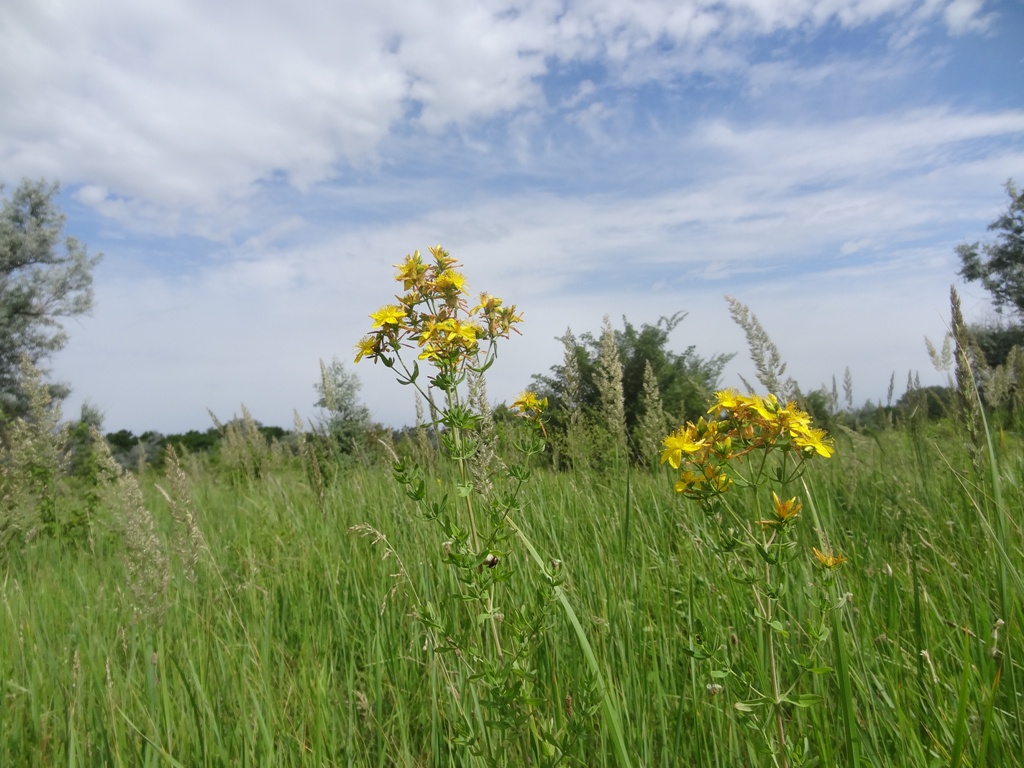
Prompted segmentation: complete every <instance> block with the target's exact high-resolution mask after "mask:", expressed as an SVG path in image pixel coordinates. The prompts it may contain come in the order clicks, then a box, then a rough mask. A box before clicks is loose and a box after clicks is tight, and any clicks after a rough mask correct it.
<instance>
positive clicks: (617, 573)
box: [0, 249, 1024, 766]
mask: <svg viewBox="0 0 1024 768" xmlns="http://www.w3.org/2000/svg"><path fill="white" fill-rule="evenodd" d="M433 255H434V257H435V262H434V263H433V264H431V263H430V262H427V261H421V262H418V263H413V264H411V265H410V263H409V262H408V261H407V262H406V264H405V265H404V266H403V268H402V270H404V278H405V279H406V280H411V281H412V282H411V283H409V284H408V285H406V286H405V287H406V288H407V289H411V290H413V292H414V293H415V291H419V293H418V294H416V297H414V298H410V299H409V300H408V301H407V302H404V303H401V304H400V305H395V306H392V307H391V308H388V307H385V308H384V309H383V310H381V311H380V312H378V313H375V314H374V320H375V323H374V325H375V328H374V330H373V331H372V332H371V334H370V335H369V336H368V337H367V338H365V339H364V340H363V341H362V342H360V347H359V350H360V355H361V356H369V357H376V358H378V359H381V360H382V361H383V362H385V363H386V364H390V365H391V366H393V367H394V368H395V369H396V371H397V372H398V373H397V376H398V377H399V379H400V380H403V379H404V380H405V381H407V382H409V383H411V384H412V385H413V388H419V389H420V392H421V397H422V402H423V404H424V405H423V411H424V413H425V416H424V419H423V421H422V423H420V424H419V425H417V426H416V427H415V428H412V429H408V430H404V431H402V432H394V431H391V430H384V429H381V428H375V427H372V426H370V425H368V424H366V423H364V422H365V418H366V414H365V413H363V412H362V411H360V410H359V409H358V408H357V409H355V410H354V411H353V410H352V409H350V408H348V406H347V405H345V404H341V405H338V404H335V407H334V408H333V409H332V412H334V413H345V412H351V413H355V414H356V415H357V416H358V418H359V419H360V420H361V421H360V423H361V424H362V429H361V430H360V431H359V433H358V434H355V435H352V434H349V433H348V432H346V431H345V430H344V429H342V428H340V427H341V426H343V425H340V426H339V424H338V423H336V422H333V423H332V422H331V421H330V420H328V421H326V422H325V423H324V424H320V425H315V426H311V425H304V424H302V423H301V422H297V423H296V425H294V428H293V429H292V430H291V431H288V432H285V431H284V430H266V429H261V428H260V427H259V425H258V424H257V423H256V422H255V421H254V420H253V419H252V417H251V415H249V414H248V412H247V411H245V410H244V409H243V415H242V417H241V418H237V419H233V420H230V421H228V422H225V423H221V422H220V421H216V420H215V424H214V427H213V429H212V430H211V431H210V432H209V433H207V434H205V436H204V435H202V434H201V433H195V435H194V436H193V438H192V439H193V442H192V444H191V448H190V447H189V445H188V441H187V440H179V441H175V440H169V441H168V440H157V439H151V440H150V443H151V444H150V445H149V446H148V447H146V446H143V448H142V449H139V450H134V451H131V450H129V449H128V447H127V445H126V444H125V440H124V437H125V436H124V435H120V436H117V435H114V436H111V438H112V439H110V440H107V439H103V438H102V437H100V435H99V432H98V430H96V429H95V426H96V425H95V423H93V424H91V425H90V424H89V423H88V422H89V421H90V419H88V418H84V417H83V419H82V420H80V421H79V422H78V423H77V424H73V425H67V424H65V423H64V422H63V420H62V417H61V415H60V413H59V401H56V400H54V399H52V398H51V397H49V396H48V393H47V388H46V386H45V384H43V383H42V381H41V380H40V379H39V376H38V373H37V372H35V371H34V369H33V368H32V366H31V365H30V364H29V363H28V362H25V363H24V364H23V369H22V373H21V379H22V380H23V381H25V382H26V384H25V391H26V393H27V396H26V403H27V405H26V406H25V408H26V410H25V413H24V415H22V416H20V417H19V418H17V419H15V420H14V421H13V422H12V423H11V425H9V427H8V429H7V430H6V438H5V444H4V460H3V463H2V465H0V497H2V499H3V504H4V506H3V508H2V509H3V511H2V517H0V546H2V548H0V558H2V560H0V689H2V695H3V702H2V706H0V765H69V766H78V765H114V766H157V765H159V766H163V765H169V766H222V765H254V766H267V765H275V766H278V765H280V766H298V765H318V766H320V765H324V766H326V765H368V766H369V765H376V766H391V765H404V766H421V765H526V764H531V765H580V766H600V765H638V766H639V765H643V766H678V765H701V766H744V765H745V766H762V765H785V766H797V765H804V766H814V765H822V766H833V765H891V766H933V765H943V766H981V765H993V766H1002V765H1011V764H1014V763H1015V762H1016V761H1017V760H1018V759H1019V757H1020V755H1021V754H1024V698H1022V697H1024V674H1022V667H1021V663H1022V659H1024V644H1022V641H1021V632H1020V629H1021V626H1022V621H1024V611H1022V602H1021V595H1022V594H1024V583H1022V577H1024V557H1022V553H1024V530H1022V522H1024V521H1022V515H1021V510H1022V509H1024V496H1022V491H1021V482H1020V478H1021V477H1022V470H1024V466H1022V465H1024V450H1022V445H1021V439H1020V429H1019V427H1020V423H1021V414H1022V409H1021V406H1020V389H1019V386H1018V384H1017V382H1019V381H1020V378H1019V376H1020V373H1021V372H1020V371H1019V370H1017V369H1014V368H1013V366H1014V365H1015V364H1016V363H1015V362H1014V361H1015V360H1017V359H1018V358H1014V357H1012V356H1011V359H1010V361H1009V362H1008V363H1007V364H1006V366H1003V367H996V368H989V367H988V366H987V364H986V362H985V356H984V354H982V352H981V351H980V350H979V348H978V347H977V346H976V345H974V346H972V341H971V337H970V334H969V333H968V331H967V329H966V327H965V325H964V323H963V319H962V317H960V316H959V307H958V304H957V302H956V299H955V295H954V302H953V320H952V328H953V333H952V334H951V337H950V339H949V340H948V343H947V345H946V346H945V348H944V349H943V348H936V349H933V351H934V356H935V359H936V362H937V364H939V365H947V366H948V368H949V371H950V386H949V387H948V388H941V389H939V390H929V389H921V388H920V387H917V386H915V384H914V381H913V379H912V378H911V379H910V380H909V381H908V387H907V390H906V392H905V393H904V394H903V395H902V396H901V397H900V398H894V393H893V392H891V391H890V396H889V402H888V403H887V404H886V405H884V406H883V405H881V404H878V405H869V406H866V407H865V408H862V409H859V410H854V409H852V408H849V407H846V408H844V407H842V406H841V403H840V398H839V396H838V393H837V392H836V387H835V384H833V387H832V390H831V391H829V390H828V389H823V390H821V391H818V392H811V393H808V394H805V393H802V392H801V391H800V388H799V387H798V386H797V385H796V383H795V382H793V381H791V380H788V379H785V378H784V376H783V372H784V367H783V366H782V363H781V361H780V360H779V359H778V356H777V351H775V350H774V346H773V345H772V344H771V340H770V338H769V337H768V336H767V334H766V332H765V331H764V329H763V328H761V327H760V325H759V324H758V322H757V318H756V317H754V316H753V315H751V314H750V313H749V312H748V311H747V310H746V308H745V307H743V306H742V305H740V304H738V302H737V303H733V310H734V317H736V319H737V321H738V322H740V323H741V324H743V325H744V328H745V330H746V331H747V334H748V339H749V340H750V344H751V354H752V356H753V358H754V360H755V363H756V367H757V370H758V379H759V384H760V385H761V387H762V391H764V392H772V393H777V394H778V395H779V399H778V400H773V399H772V398H768V397H757V396H749V397H748V396H747V395H741V394H739V393H729V392H721V391H720V392H719V393H718V394H717V395H716V394H715V393H714V389H715V385H716V384H717V381H716V380H717V377H718V374H719V372H720V364H721V359H720V358H716V359H714V360H711V361H701V360H700V359H699V358H696V357H694V356H693V355H692V351H691V352H688V353H687V354H685V355H671V354H665V343H666V341H667V334H665V335H661V336H659V335H658V334H659V333H661V332H663V331H665V328H666V327H667V325H668V324H670V323H672V322H678V318H676V319H675V320H668V321H666V323H665V324H664V325H663V324H659V325H658V326H644V327H643V328H641V329H640V330H639V331H637V330H636V329H635V328H633V327H632V326H629V325H628V323H627V324H626V327H625V329H624V330H623V331H620V332H617V333H616V332H614V331H613V330H612V328H611V326H610V324H606V327H605V329H604V330H603V332H602V334H601V336H600V338H593V337H585V338H583V339H582V341H581V342H578V341H577V340H576V338H575V337H574V336H573V335H572V333H571V332H569V331H567V332H566V334H565V337H564V341H565V343H566V361H565V365H564V366H560V367H559V368H557V369H556V370H555V371H553V372H552V374H551V375H550V376H543V377H538V379H537V384H538V388H537V389H536V390H535V391H532V392H526V393H524V394H523V396H521V397H520V398H519V399H518V400H517V401H516V402H515V403H512V404H510V405H509V406H501V407H499V408H497V409H496V410H495V411H493V412H492V411H491V409H490V407H489V406H488V405H487V398H486V392H485V391H483V389H482V387H483V384H482V381H483V377H482V376H481V375H480V373H481V371H483V370H486V367H487V364H488V360H489V359H491V358H490V357H489V355H490V351H489V347H488V346H487V345H489V344H492V343H494V344H496V343H499V342H500V343H504V342H505V340H506V338H507V336H508V335H509V333H508V331H509V330H512V329H513V326H514V325H515V323H516V322H518V317H517V315H516V314H515V308H514V307H512V308H508V307H504V306H503V305H502V304H501V302H500V300H495V299H494V298H493V297H490V299H492V301H491V303H490V304H488V301H487V297H485V298H484V299H482V300H481V303H480V304H479V305H478V306H477V307H474V308H473V309H469V307H468V304H463V303H461V302H462V298H461V293H460V292H461V285H458V281H457V280H456V279H454V278H453V277H452V276H451V275H450V274H449V272H451V271H453V270H454V268H455V266H457V265H455V264H454V262H453V261H452V262H450V263H449V262H447V261H445V259H448V257H447V254H445V253H444V252H443V251H440V249H438V251H437V252H436V253H433ZM410 259H412V257H410ZM417 264H418V265H417ZM420 267H422V270H421V271H417V270H420ZM402 270H400V274H399V279H400V280H402V279H403V271H402ZM431 270H432V271H431ZM416 275H418V277H417V276H416ZM446 276H447V281H446V280H444V279H442V278H445V277H446ZM417 280H418V281H419V282H418V283H417V282H416V281H417ZM417 286H418V287H417ZM444 291H454V293H450V294H447V295H448V296H449V297H452V296H454V297H456V298H455V299H452V300H449V299H446V298H445V296H446V294H445V293H444ZM396 307H397V308H396ZM403 308H404V309H403ZM403 312H404V314H403ZM460 313H462V314H460ZM467 318H476V320H475V321H473V320H470V319H467ZM471 322H477V323H479V324H480V326H481V327H484V328H487V329H489V330H488V333H487V334H478V335H476V336H475V337H473V338H472V339H471V338H470V337H469V335H467V333H466V332H465V330H464V329H465V327H467V326H468V324H469V323H471ZM442 323H447V325H444V326H442V327H443V329H444V333H437V332H436V327H437V326H439V325H441V324H442ZM431 324H433V325H431ZM439 339H440V340H441V341H438V340H439ZM512 343H514V342H512ZM431 344H432V345H433V346H430V345H431ZM403 345H404V346H403ZM644 345H646V347H647V349H648V350H649V351H650V356H649V357H648V358H647V360H646V361H645V360H644V359H643V358H642V357H641V356H640V355H639V353H637V350H638V349H643V348H644ZM416 346H418V347H419V349H421V350H427V352H430V354H426V353H424V352H421V355H420V356H419V357H418V358H416V357H414V358H413V360H415V362H413V363H411V364H410V366H409V367H408V368H403V367H402V366H401V365H400V359H401V354H402V353H403V351H404V352H406V353H408V348H409V347H414V348H415V347H416ZM940 346H941V345H940ZM659 351H660V356H659V354H658V353H659ZM385 358H386V359H385ZM421 362H422V364H423V366H424V368H426V367H427V366H432V368H431V369H430V370H431V373H429V374H428V373H427V372H426V370H424V371H422V372H421V369H420V364H421ZM645 362H646V363H647V364H645ZM1007 366H1009V367H1008V368H1007ZM659 370H660V372H661V373H662V374H663V378H662V379H661V381H662V382H665V381H670V382H671V381H675V379H673V378H672V376H673V375H675V374H678V375H679V376H686V377H688V378H687V379H686V381H688V382H689V384H690V386H689V387H688V388H687V387H681V386H680V387H676V388H675V389H671V387H669V389H670V390H671V392H672V394H670V395H668V397H666V398H663V397H662V394H661V387H660V386H659V376H658V372H659ZM623 371H626V372H627V374H628V375H624V374H623ZM324 372H325V379H324V382H323V383H322V384H321V386H320V388H319V389H318V391H319V393H320V394H321V395H322V396H323V397H324V402H325V405H327V406H330V405H331V402H330V398H331V396H332V395H331V393H332V392H338V391H341V392H343V393H347V394H344V399H345V400H346V402H348V404H349V405H350V404H351V402H350V401H351V398H352V397H353V396H354V391H355V390H354V389H353V388H351V387H349V388H348V389H346V388H345V387H340V388H339V387H332V385H331V381H332V380H333V381H335V382H337V380H338V379H339V378H340V379H342V380H343V381H345V380H346V379H345V376H344V374H343V372H340V371H339V367H338V366H337V365H334V364H332V365H331V366H325V367H324ZM673 372H675V374H673ZM328 374H330V375H331V376H332V377H333V379H332V378H330V377H329V376H328ZM665 377H668V378H665ZM624 380H627V381H629V382H630V384H629V387H630V388H631V389H630V391H631V392H632V394H630V395H629V396H628V397H627V396H626V394H625V390H624V388H623V383H622V382H623V381H624ZM349 383H351V382H350V381H349ZM754 387H757V385H754ZM754 387H752V389H753V388H754ZM850 387H852V382H851V380H850V378H849V376H847V380H846V381H845V382H844V389H845V390H846V392H847V400H849V401H850V403H851V404H852V397H851V396H850V395H849V394H848V393H849V388H850ZM789 398H792V400H793V405H792V406H788V405H786V401H787V399H789ZM666 402H669V403H670V406H669V407H666V405H665V403H666ZM737 403H738V405H737ZM751 404H753V405H751ZM748 405H749V406H750V407H747V406H748ZM709 406H710V407H711V413H710V414H707V413H704V417H705V420H704V421H700V417H701V415H702V412H704V411H707V409H708V407H709ZM755 406H756V407H755ZM758 408H760V411H758V410H757V409H758ZM730 409H733V410H730ZM736 409H739V410H736ZM744 409H745V410H744ZM783 411H784V412H785V413H787V414H789V416H787V418H790V417H791V418H792V419H794V420H795V421H793V422H791V424H798V425H803V426H799V427H792V426H790V427H786V429H784V430H783V431H782V432H779V433H778V434H775V433H773V436H770V437H764V435H765V434H767V433H766V432H764V430H765V429H767V427H766V425H770V423H772V421H773V420H775V421H778V420H779V419H781V418H782V417H781V416H779V414H780V413H781V412H783ZM758 412H760V413H761V416H757V415H756V414H757V413H758ZM723 413H724V415H723ZM719 416H720V417H721V421H716V417H719ZM730 419H731V421H730ZM745 419H746V421H744V420H745ZM804 419H806V420H807V421H806V422H805V421H804ZM91 420H92V422H95V421H96V418H95V415H94V416H93V417H91ZM811 420H813V424H814V428H813V429H816V428H817V427H825V428H827V429H828V431H829V435H828V436H824V435H822V434H821V433H818V432H812V431H811V430H812V427H811V426H810V424H811ZM684 422H689V424H690V426H689V427H685V426H682V425H683V424H684ZM713 422H714V423H715V424H717V425H718V426H713V427H709V426H708V425H709V424H712V423H713ZM709 429H711V432H708V430H709ZM730 429H734V432H731V433H729V435H731V436H730V437H729V440H730V442H729V443H728V445H726V444H725V443H724V437H722V439H719V437H715V430H718V433H719V436H720V437H721V436H725V435H726V433H727V431H728V430H730ZM674 430H677V431H674ZM670 434H671V435H674V436H675V437H674V438H671V437H670V438H669V440H664V438H666V437H667V436H669V435H670ZM340 435H344V437H340ZM709 435H710V437H709ZM673 439H674V440H675V442H673ZM701 439H704V440H705V442H704V443H700V440H701ZM716 440H718V442H715V441H716ZM758 440H760V441H761V442H760V443H758ZM698 443H700V444H701V445H703V446H705V447H706V446H708V445H711V444H712V443H713V444H714V445H715V446H716V447H715V449H714V451H710V452H705V453H703V454H702V453H700V452H699V451H698V449H697V448H693V449H692V450H691V448H690V447H687V446H691V445H697V444H698ZM674 451H675V453H673V452H674ZM687 457H689V458H687ZM758 457H760V458H758ZM663 458H664V459H666V461H664V462H663V461H661V459H663ZM698 459H699V460H698ZM805 460H806V465H805ZM688 461H689V462H690V463H689V464H688V463H687V462H688ZM701 462H704V463H701ZM711 464H714V467H715V468H714V471H711V470H708V471H707V472H706V473H705V472H704V470H703V469H702V468H703V467H705V466H710V465H711ZM688 468H689V469H688ZM689 470H696V472H690V474H689V475H687V474H686V472H687V471H689ZM681 473H682V474H681ZM702 473H703V474H702ZM730 473H731V474H730ZM721 478H726V479H721ZM769 491H771V492H773V493H775V495H774V496H772V495H771V494H770V493H769Z"/></svg>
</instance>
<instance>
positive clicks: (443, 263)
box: [430, 245, 459, 274]
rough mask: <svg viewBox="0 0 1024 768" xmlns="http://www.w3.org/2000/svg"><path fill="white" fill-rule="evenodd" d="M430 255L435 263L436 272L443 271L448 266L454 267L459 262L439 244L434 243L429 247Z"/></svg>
mask: <svg viewBox="0 0 1024 768" xmlns="http://www.w3.org/2000/svg"><path fill="white" fill-rule="evenodd" d="M430 255H431V256H433V257H434V262H435V263H436V264H437V267H436V269H437V272H438V274H440V273H442V272H444V271H445V270H446V269H449V268H450V267H454V266H455V265H456V264H458V263H459V262H458V261H456V260H455V259H453V258H452V257H451V256H450V255H449V253H448V251H446V250H445V249H444V248H442V247H441V246H440V245H435V246H432V247H431V248H430Z"/></svg>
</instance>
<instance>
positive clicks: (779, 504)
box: [772, 491, 804, 523]
mask: <svg viewBox="0 0 1024 768" xmlns="http://www.w3.org/2000/svg"><path fill="white" fill-rule="evenodd" d="M772 504H774V506H775V516H776V517H777V518H779V520H780V521H781V522H783V523H784V522H786V521H787V520H792V519H793V518H794V517H796V516H797V515H798V514H800V510H801V509H803V506H804V505H803V504H802V503H800V502H799V501H797V498H796V496H794V497H793V498H792V499H789V500H788V501H783V500H782V499H780V498H779V497H778V495H777V494H776V493H775V491H772Z"/></svg>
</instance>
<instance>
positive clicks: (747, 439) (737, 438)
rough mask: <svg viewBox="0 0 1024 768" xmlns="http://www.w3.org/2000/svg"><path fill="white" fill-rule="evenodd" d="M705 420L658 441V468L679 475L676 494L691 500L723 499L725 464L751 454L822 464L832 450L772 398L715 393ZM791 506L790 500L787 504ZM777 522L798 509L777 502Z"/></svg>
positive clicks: (788, 406) (802, 417)
mask: <svg viewBox="0 0 1024 768" xmlns="http://www.w3.org/2000/svg"><path fill="white" fill-rule="evenodd" d="M708 414H709V415H710V418H707V419H705V418H701V419H699V420H698V421H697V423H693V422H687V423H686V424H685V425H683V426H682V427H680V428H679V429H678V430H676V431H675V432H673V433H672V434H671V435H669V436H668V437H666V438H665V439H664V441H663V443H662V444H663V445H664V450H663V451H662V454H661V461H662V463H668V464H669V465H670V466H671V467H672V468H673V469H678V470H680V477H679V479H678V480H677V481H676V490H677V491H678V492H680V493H684V494H686V495H688V496H691V497H694V498H697V499H709V498H712V497H714V496H717V495H719V494H721V493H724V492H725V491H726V490H728V488H729V486H730V485H732V482H733V480H732V478H731V477H730V476H729V474H728V473H727V471H726V470H727V469H728V466H729V463H730V462H732V461H735V460H738V459H741V458H742V457H743V456H746V455H747V454H749V453H751V452H753V451H756V450H759V449H760V450H764V451H770V450H780V451H783V452H792V454H793V455H795V457H796V458H797V460H798V461H803V460H804V459H807V458H810V457H812V456H815V455H817V456H823V457H825V458H828V457H830V456H831V455H832V453H833V452H834V450H835V448H834V447H833V445H832V442H831V440H830V439H829V437H828V434H827V433H826V432H825V431H824V430H821V429H815V428H814V427H812V426H811V417H810V416H809V415H807V414H806V413H805V412H803V411H801V410H800V409H799V408H797V407H796V405H795V404H794V403H785V404H783V403H781V402H779V400H778V399H777V398H776V397H775V395H767V396H765V397H761V396H760V395H741V394H740V393H739V392H737V391H736V390H735V389H726V390H723V391H721V392H717V393H715V400H714V402H713V403H712V404H711V407H710V408H709V409H708ZM791 501H792V502H795V500H791ZM776 510H777V512H778V514H777V515H776V516H777V517H778V518H779V521H780V522H785V521H786V520H788V519H790V518H792V517H793V516H795V514H796V513H797V512H798V511H799V507H798V506H793V505H791V502H778V503H777V505H776Z"/></svg>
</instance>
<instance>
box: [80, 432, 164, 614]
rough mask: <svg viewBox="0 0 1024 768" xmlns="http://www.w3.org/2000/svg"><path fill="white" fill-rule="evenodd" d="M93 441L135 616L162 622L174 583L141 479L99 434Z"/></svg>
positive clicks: (96, 433)
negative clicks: (129, 470)
mask: <svg viewBox="0 0 1024 768" xmlns="http://www.w3.org/2000/svg"><path fill="white" fill-rule="evenodd" d="M93 439H94V440H95V443H96V455H97V458H98V461H99V464H100V467H101V470H102V472H103V474H104V475H105V476H106V478H107V479H108V484H107V488H106V501H107V504H108V506H109V507H110V509H111V510H113V512H114V520H115V523H114V526H115V529H116V530H117V532H118V533H119V534H120V537H121V541H122V546H121V547H120V551H121V558H122V561H123V563H124V568H125V572H126V573H127V576H128V588H129V591H130V593H131V597H132V609H133V611H134V613H135V615H136V616H138V617H140V618H145V619H149V620H152V621H155V622H157V623H159V621H160V619H161V618H162V617H163V615H164V612H165V611H166V609H167V585H168V584H169V583H170V580H171V567H170V560H169V559H168V557H167V551H166V548H165V545H164V542H163V540H162V539H161V538H160V536H159V534H158V533H157V530H156V524H155V522H154V520H153V515H152V514H151V513H150V511H149V510H148V509H147V508H146V504H145V501H144V499H143V496H142V487H141V486H140V485H139V481H138V478H137V477H136V476H135V475H134V474H132V473H131V472H128V471H126V470H124V469H123V468H122V467H121V465H120V464H118V463H117V462H116V461H115V460H114V457H113V456H112V455H111V453H110V448H109V446H108V445H107V441H106V440H104V439H103V436H102V435H101V434H100V433H99V432H98V431H96V432H94V433H93Z"/></svg>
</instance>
